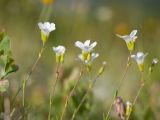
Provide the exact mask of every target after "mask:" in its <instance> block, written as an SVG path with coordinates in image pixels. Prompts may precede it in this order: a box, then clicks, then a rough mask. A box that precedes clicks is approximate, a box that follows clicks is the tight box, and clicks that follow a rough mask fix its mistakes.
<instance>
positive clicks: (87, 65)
mask: <svg viewBox="0 0 160 120" xmlns="http://www.w3.org/2000/svg"><path fill="white" fill-rule="evenodd" d="M98 56H99V54H98V53H91V58H90V60H84V59H83V55H82V54H79V55H78V58H79V59H80V60H82V61H83V62H84V63H85V65H86V67H87V68H88V70H89V71H90V70H91V67H92V62H93V60H94V59H96V58H97V57H98Z"/></svg>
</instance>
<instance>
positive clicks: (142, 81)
mask: <svg viewBox="0 0 160 120" xmlns="http://www.w3.org/2000/svg"><path fill="white" fill-rule="evenodd" d="M143 87H144V80H143V73H142V74H141V85H140V88H139V90H138V92H137V95H136V96H135V98H134V101H133V105H132V108H133V106H134V105H135V104H136V101H137V99H138V97H139V95H140V93H141V91H142V89H143ZM131 113H132V112H130V114H129V115H128V116H127V119H126V120H129V118H130V115H131Z"/></svg>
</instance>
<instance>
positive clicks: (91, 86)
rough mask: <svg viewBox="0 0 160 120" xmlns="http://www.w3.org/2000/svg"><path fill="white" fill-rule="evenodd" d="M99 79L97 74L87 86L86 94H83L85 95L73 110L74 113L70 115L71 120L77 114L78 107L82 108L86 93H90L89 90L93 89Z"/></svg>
mask: <svg viewBox="0 0 160 120" xmlns="http://www.w3.org/2000/svg"><path fill="white" fill-rule="evenodd" d="M98 78H99V74H98V75H97V76H96V77H95V79H94V80H93V82H92V83H91V84H89V87H88V89H87V92H86V93H85V95H84V96H83V98H82V99H81V101H80V103H79V105H78V107H77V108H76V109H75V110H74V113H73V114H72V119H71V120H74V118H75V116H76V114H77V113H78V111H79V109H80V107H81V106H82V104H83V102H84V101H85V99H86V97H87V95H88V93H89V92H90V90H91V89H92V88H93V86H94V84H95V82H96V81H97V79H98Z"/></svg>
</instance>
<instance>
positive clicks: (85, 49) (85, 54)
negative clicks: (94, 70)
mask: <svg viewBox="0 0 160 120" xmlns="http://www.w3.org/2000/svg"><path fill="white" fill-rule="evenodd" d="M96 45H97V42H93V43H92V44H90V40H86V41H85V42H84V43H82V42H80V41H76V42H75V46H77V47H78V48H80V49H81V50H82V58H83V60H84V61H90V59H91V52H92V51H93V48H94V47H95V46H96Z"/></svg>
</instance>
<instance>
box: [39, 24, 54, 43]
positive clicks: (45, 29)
mask: <svg viewBox="0 0 160 120" xmlns="http://www.w3.org/2000/svg"><path fill="white" fill-rule="evenodd" d="M38 27H39V29H40V30H41V39H42V41H43V43H45V42H46V41H47V39H48V37H49V34H50V32H52V31H53V30H55V29H56V27H55V24H54V23H49V22H44V23H42V22H39V23H38Z"/></svg>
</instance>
